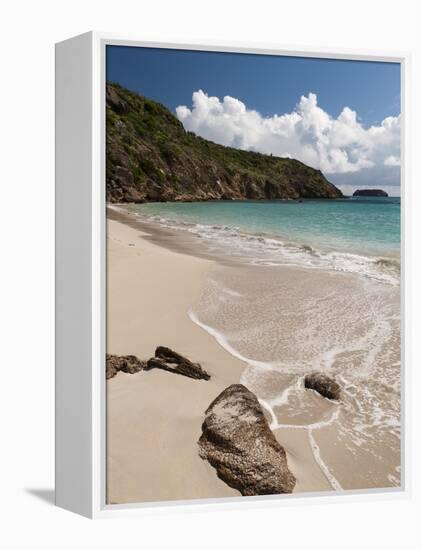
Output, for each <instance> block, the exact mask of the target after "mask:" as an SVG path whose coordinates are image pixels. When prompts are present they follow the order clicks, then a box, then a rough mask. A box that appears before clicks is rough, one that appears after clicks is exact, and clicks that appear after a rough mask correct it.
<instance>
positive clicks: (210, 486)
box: [107, 220, 331, 503]
mask: <svg viewBox="0 0 421 550" xmlns="http://www.w3.org/2000/svg"><path fill="white" fill-rule="evenodd" d="M145 236H146V233H144V232H142V231H139V230H137V229H134V228H133V227H130V226H129V225H126V224H123V223H121V222H118V221H115V220H108V239H107V242H108V248H107V260H108V275H107V285H108V293H107V320H108V321H107V351H108V353H114V354H118V355H126V354H134V355H137V356H138V357H139V358H141V359H147V358H149V357H150V356H152V355H153V354H154V351H155V348H156V347H157V346H158V345H165V346H168V347H171V348H173V349H175V350H176V351H178V352H179V353H181V354H183V355H186V356H187V357H189V358H190V359H192V360H193V361H198V362H200V363H201V364H202V366H203V367H204V368H205V369H206V370H207V371H208V372H209V373H210V374H211V380H210V381H203V380H200V381H198V380H192V379H189V378H186V377H183V376H179V375H175V374H171V373H168V372H164V371H159V370H152V371H149V372H140V373H138V374H135V375H130V374H124V373H121V372H120V373H118V374H117V376H116V377H114V378H112V379H111V380H109V381H108V383H107V501H108V502H109V503H129V502H153V501H166V500H184V499H198V498H212V497H218V498H221V497H228V496H232V495H235V496H239V495H240V493H239V492H238V491H236V490H234V489H231V488H230V487H228V486H227V485H226V484H225V483H224V482H222V481H221V480H219V479H218V477H217V476H216V473H215V470H214V469H213V468H212V467H211V466H210V465H209V464H208V463H206V462H205V461H203V460H202V459H201V458H200V457H199V455H198V448H197V441H198V439H199V437H200V434H201V424H202V421H203V418H204V411H205V410H206V408H207V407H208V405H209V404H210V403H211V401H212V400H213V399H214V398H215V397H216V396H217V395H218V394H219V393H220V392H221V391H222V390H223V389H224V388H226V387H227V386H228V385H230V384H233V383H238V382H239V381H240V376H241V373H242V371H243V369H244V367H245V364H244V363H243V362H242V361H240V360H238V359H236V358H235V357H233V356H231V355H230V354H229V353H228V352H226V351H225V350H224V349H223V348H222V347H221V346H220V345H219V344H218V343H217V342H216V340H215V339H214V338H213V337H212V336H210V335H209V334H208V333H206V332H205V331H203V330H202V329H201V328H199V327H198V326H197V325H195V324H194V323H193V322H192V321H191V320H190V319H189V317H188V314H187V312H188V310H189V308H190V307H191V305H192V304H194V303H195V302H196V300H198V298H199V296H200V292H201V288H202V286H203V284H204V281H205V277H206V275H207V273H208V272H209V270H210V269H211V268H212V265H213V262H211V261H209V260H207V259H202V258H197V257H194V256H190V255H187V254H181V253H179V252H173V251H171V250H169V249H168V248H167V247H166V248H164V247H162V246H159V245H157V244H153V243H152V242H150V240H147V239H145ZM275 435H276V437H277V438H278V439H279V441H280V443H281V444H282V445H283V446H284V448H285V450H286V452H287V456H288V463H289V466H290V468H291V470H292V472H293V473H294V475H295V476H296V478H297V485H296V489H295V490H296V491H321V490H331V486H330V484H329V482H328V481H327V479H326V477H325V476H324V475H323V473H322V471H321V470H320V467H319V465H318V464H317V463H316V461H315V460H314V456H313V453H312V451H311V448H310V444H309V438H308V436H307V433H306V430H289V429H278V430H276V431H275Z"/></svg>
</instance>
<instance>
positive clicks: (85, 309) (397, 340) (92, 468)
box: [56, 33, 408, 517]
mask: <svg viewBox="0 0 421 550" xmlns="http://www.w3.org/2000/svg"><path fill="white" fill-rule="evenodd" d="M407 62H408V60H407V56H405V55H390V54H387V55H383V54H372V53H366V52H364V53H362V54H361V53H358V54H356V53H352V52H336V51H327V50H326V51H307V50H297V49H296V48H294V49H288V48H282V49H280V48H273V47H265V48H263V47H262V48H260V49H256V48H255V47H248V46H247V45H241V46H240V45H227V44H207V45H186V44H155V43H145V42H141V41H137V40H127V39H119V38H116V37H112V36H108V35H100V34H96V33H87V34H84V35H81V36H79V37H76V38H72V39H70V40H67V41H65V42H61V43H59V44H57V46H56V262H57V268H56V279H57V282H56V288H57V291H56V292H57V300H56V304H57V306H56V500H57V504H58V505H59V506H62V507H64V508H68V509H70V510H72V511H75V512H78V513H80V514H83V515H86V516H89V517H98V516H99V517H101V516H104V515H105V516H106V515H115V514H119V513H126V512H127V511H128V510H131V511H132V512H133V511H134V510H136V509H139V508H144V507H148V506H152V505H154V506H157V505H160V506H164V505H165V506H169V505H171V504H178V505H191V504H199V503H200V504H201V505H207V506H213V505H215V504H218V505H224V506H229V505H231V504H233V503H235V505H236V506H242V505H247V503H249V504H250V503H251V502H253V503H255V502H256V500H258V501H265V502H268V501H270V502H274V501H275V502H277V503H283V504H285V503H288V502H290V501H291V499H294V498H297V497H306V498H317V499H322V500H325V499H331V500H332V502H337V501H338V500H339V499H349V498H358V499H370V498H378V494H379V493H385V494H386V493H387V494H389V496H392V495H394V496H399V495H402V494H405V490H406V489H407V469H406V467H405V466H406V453H405V449H406V448H407V444H408V442H407V440H406V438H405V427H406V417H405V406H406V401H405V397H406V392H405V385H406V364H405V363H406V362H404V361H403V358H404V349H405V334H404V331H403V327H404V321H405V309H404V282H405V281H404V277H403V274H404V270H403V266H404V250H405V240H404V226H405V224H404V217H403V213H404V198H405V197H407V181H406V173H405V158H406V157H405V150H406V149H405V134H406V130H405V120H406V117H407V112H408V111H407V109H408V107H407V102H406V101H405V90H406V86H405V83H406V70H407Z"/></svg>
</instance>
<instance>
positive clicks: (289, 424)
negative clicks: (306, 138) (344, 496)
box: [114, 198, 401, 490]
mask: <svg viewBox="0 0 421 550" xmlns="http://www.w3.org/2000/svg"><path fill="white" fill-rule="evenodd" d="M114 208H117V209H118V208H121V207H119V206H116V207H114ZM126 209H128V210H130V211H131V213H132V214H135V215H136V216H137V217H138V218H139V219H140V220H143V221H147V222H149V223H148V226H149V225H150V224H151V223H152V224H158V225H159V226H161V227H164V228H166V229H169V232H165V239H164V240H165V242H166V245H167V246H168V243H171V242H172V240H173V239H174V241H173V242H174V243H175V242H177V241H178V242H179V244H182V245H184V248H183V250H192V251H193V253H194V251H195V250H198V251H200V252H201V255H202V254H204V255H205V256H210V257H212V258H215V259H216V260H218V259H219V258H221V257H225V258H227V257H228V258H229V259H230V260H232V261H224V262H219V261H215V262H213V263H212V264H211V267H210V268H209V272H208V274H207V277H206V280H205V281H204V284H203V288H202V291H201V295H200V297H199V298H198V299H197V301H196V303H194V304H192V306H191V308H190V309H189V311H188V312H186V313H187V314H188V315H189V317H190V319H191V320H192V321H193V322H194V323H195V324H196V325H198V326H199V327H200V328H201V329H203V330H205V331H206V332H207V333H208V334H209V335H210V336H211V337H213V338H215V340H216V341H217V343H218V344H219V345H221V346H222V347H223V348H224V349H225V350H226V351H227V352H228V353H229V354H231V355H233V356H235V357H236V359H238V360H240V361H242V362H243V363H244V371H243V373H242V375H241V380H240V381H241V383H242V384H244V385H245V386H247V387H248V388H249V389H250V390H251V391H253V392H254V393H255V395H257V397H258V398H259V401H260V403H261V405H262V406H263V407H264V409H265V410H266V412H267V413H268V418H269V419H270V427H271V428H272V430H273V431H274V433H277V430H280V437H281V436H282V437H283V434H284V433H285V430H301V433H303V434H304V436H305V437H307V438H308V445H309V448H310V449H311V451H312V453H313V457H314V461H315V463H316V464H317V465H319V467H320V470H321V472H322V474H323V475H324V476H325V478H326V480H327V482H328V484H329V485H330V486H331V488H332V489H334V490H340V489H355V488H361V487H363V488H371V487H397V486H399V484H400V368H401V367H400V327H401V324H400V199H399V198H384V199H383V198H358V199H351V198H349V199H339V200H303V201H302V202H299V201H280V200H279V201H226V202H192V203H148V204H139V205H125V206H124V210H126ZM151 233H152V232H151ZM168 269H171V266H168ZM175 330H176V329H175ZM315 370H317V371H322V372H325V373H328V374H329V375H331V376H333V377H334V378H335V379H336V380H337V381H338V383H339V385H340V386H341V399H340V401H339V402H338V403H335V402H330V401H329V400H326V399H321V398H320V397H318V396H317V395H314V392H308V391H306V390H305V387H304V378H305V375H306V374H307V373H309V372H312V371H315ZM373 464H375V467H373Z"/></svg>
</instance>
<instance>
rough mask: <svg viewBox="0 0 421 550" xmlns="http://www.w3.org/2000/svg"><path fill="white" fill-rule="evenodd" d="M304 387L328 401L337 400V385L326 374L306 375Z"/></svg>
mask: <svg viewBox="0 0 421 550" xmlns="http://www.w3.org/2000/svg"><path fill="white" fill-rule="evenodd" d="M304 386H305V387H306V388H308V389H310V390H314V391H317V392H318V393H320V395H322V396H323V397H327V398H328V399H339V398H340V395H341V388H340V386H339V384H338V383H337V382H336V381H335V380H334V379H333V378H330V376H327V374H323V373H322V372H312V373H310V374H307V376H306V377H305V379H304Z"/></svg>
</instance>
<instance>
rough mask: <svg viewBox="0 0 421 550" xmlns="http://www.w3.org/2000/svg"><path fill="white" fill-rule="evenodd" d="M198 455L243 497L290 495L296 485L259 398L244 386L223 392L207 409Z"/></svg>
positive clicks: (235, 385)
mask: <svg viewBox="0 0 421 550" xmlns="http://www.w3.org/2000/svg"><path fill="white" fill-rule="evenodd" d="M205 414H206V418H205V421H204V422H203V425H202V432H203V433H202V435H201V437H200V439H199V454H200V456H201V458H203V459H205V460H207V461H208V462H209V463H210V464H211V465H212V466H213V467H214V468H215V469H216V472H217V474H218V477H220V478H221V479H222V480H223V481H225V483H226V484H227V485H229V486H230V487H233V488H234V489H238V491H240V493H241V494H242V495H244V496H251V495H271V494H279V493H291V492H292V490H293V489H294V486H295V483H296V480H295V477H294V476H293V474H292V473H291V472H290V470H289V468H288V464H287V457H286V453H285V451H284V449H283V447H282V446H281V445H280V444H279V443H278V441H277V440H276V438H275V436H274V435H273V433H272V432H271V430H270V428H269V425H268V423H267V420H266V418H265V415H264V413H263V411H262V408H261V406H260V404H259V401H258V400H257V397H256V396H255V395H254V393H252V392H251V391H249V390H248V389H247V388H246V387H245V386H243V385H242V384H233V385H232V386H229V387H228V388H226V389H225V390H224V391H223V392H222V393H221V394H220V395H219V396H218V397H217V398H216V399H215V400H214V401H213V402H212V403H211V404H210V405H209V407H208V409H207V410H206V413H205Z"/></svg>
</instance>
